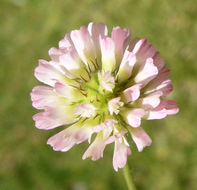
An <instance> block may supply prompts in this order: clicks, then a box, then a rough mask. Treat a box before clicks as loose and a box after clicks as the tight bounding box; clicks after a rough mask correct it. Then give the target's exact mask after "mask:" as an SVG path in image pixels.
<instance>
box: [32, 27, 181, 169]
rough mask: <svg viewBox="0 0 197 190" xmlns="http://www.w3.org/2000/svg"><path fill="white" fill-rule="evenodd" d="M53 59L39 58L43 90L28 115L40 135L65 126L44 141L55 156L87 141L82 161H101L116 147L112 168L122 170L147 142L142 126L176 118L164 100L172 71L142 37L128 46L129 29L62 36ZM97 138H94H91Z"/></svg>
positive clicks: (173, 108) (34, 98)
mask: <svg viewBox="0 0 197 190" xmlns="http://www.w3.org/2000/svg"><path fill="white" fill-rule="evenodd" d="M49 56H50V58H51V60H50V61H45V60H39V65H38V67H37V68H36V69H35V77H36V78H37V79H38V80H39V81H40V82H42V83H44V84H46V85H40V86H36V87H34V88H33V90H32V92H31V99H32V102H33V103H32V104H33V107H35V108H36V109H40V110H44V111H42V112H40V113H37V114H36V115H34V116H33V119H34V121H35V126H36V127H37V128H38V129H44V130H49V129H53V128H56V127H60V126H61V128H63V127H62V126H67V127H66V128H65V129H63V130H62V131H61V132H59V133H58V134H56V135H54V136H52V137H51V138H49V139H48V142H47V144H49V145H51V146H52V147H53V149H54V150H55V151H62V152H66V151H68V150H70V149H71V148H72V147H73V146H74V145H76V144H79V143H82V142H84V141H86V140H88V142H89V144H90V146H89V147H88V149H87V150H86V151H85V153H84V155H83V156H82V159H86V158H88V157H91V159H92V160H98V159H99V158H101V157H103V152H104V149H105V147H106V146H107V145H108V144H111V143H114V155H113V167H114V169H115V170H116V171H118V168H123V167H124V166H125V164H126V162H127V158H128V155H130V154H131V149H130V146H129V143H128V141H127V138H128V137H129V135H127V134H130V136H131V138H132V139H133V141H134V142H135V144H136V146H137V149H138V151H140V152H141V151H142V150H143V148H144V147H146V146H150V145H151V143H152V140H151V138H150V137H149V135H148V134H147V133H146V132H145V131H144V129H143V128H142V127H141V120H142V119H146V120H153V119H162V118H165V117H166V116H167V115H173V114H176V113H177V112H178V108H177V107H176V106H177V102H176V101H174V100H165V97H166V95H168V94H169V93H170V92H171V91H172V84H171V79H169V73H170V70H169V69H168V68H167V67H166V65H165V63H164V59H163V58H162V57H161V56H160V55H159V52H157V51H156V50H155V48H154V47H153V46H152V45H151V44H149V43H148V42H147V40H146V39H138V38H135V39H134V40H132V41H130V31H129V29H127V28H120V27H114V28H113V30H112V33H111V35H110V36H108V29H107V27H106V25H104V24H103V23H99V24H95V23H90V24H89V25H88V27H85V26H82V27H81V28H80V29H79V30H73V31H71V33H69V34H66V35H65V37H64V39H62V40H61V41H60V42H59V47H58V48H54V47H53V48H51V49H50V50H49ZM93 134H96V136H95V139H92V138H91V137H92V135H93Z"/></svg>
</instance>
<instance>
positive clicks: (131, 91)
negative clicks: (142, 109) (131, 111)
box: [123, 83, 142, 103]
mask: <svg viewBox="0 0 197 190" xmlns="http://www.w3.org/2000/svg"><path fill="white" fill-rule="evenodd" d="M141 86H142V84H140V83H139V84H135V85H133V86H131V87H129V88H127V89H126V90H124V92H123V95H124V99H125V100H126V102H127V103H128V102H131V101H135V100H137V99H138V98H139V96H140V89H141Z"/></svg>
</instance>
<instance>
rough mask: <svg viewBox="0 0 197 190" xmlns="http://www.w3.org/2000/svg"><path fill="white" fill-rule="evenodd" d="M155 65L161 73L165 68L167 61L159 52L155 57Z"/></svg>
mask: <svg viewBox="0 0 197 190" xmlns="http://www.w3.org/2000/svg"><path fill="white" fill-rule="evenodd" d="M153 59H154V65H155V66H156V67H157V69H158V70H159V71H160V70H161V69H162V68H164V66H165V61H164V59H163V57H161V56H160V55H159V52H157V53H156V54H155V55H154V56H153Z"/></svg>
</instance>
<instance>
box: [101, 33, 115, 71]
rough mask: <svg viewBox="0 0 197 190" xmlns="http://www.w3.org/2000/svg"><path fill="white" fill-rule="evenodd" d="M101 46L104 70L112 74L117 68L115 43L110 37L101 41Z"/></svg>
mask: <svg viewBox="0 0 197 190" xmlns="http://www.w3.org/2000/svg"><path fill="white" fill-rule="evenodd" d="M100 46H101V55H102V58H101V59H102V69H103V71H104V72H107V71H110V72H111V71H113V70H114V69H115V67H116V59H115V44H114V41H113V40H112V39H111V38H109V37H106V38H103V39H100Z"/></svg>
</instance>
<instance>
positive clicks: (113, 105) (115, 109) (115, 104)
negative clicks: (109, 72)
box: [108, 97, 124, 115]
mask: <svg viewBox="0 0 197 190" xmlns="http://www.w3.org/2000/svg"><path fill="white" fill-rule="evenodd" d="M123 105H124V103H123V102H121V101H120V97H117V98H113V99H111V100H110V101H109V102H108V109H109V113H110V115H113V113H115V114H116V115H117V114H118V113H119V112H120V110H119V108H120V107H122V106H123Z"/></svg>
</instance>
